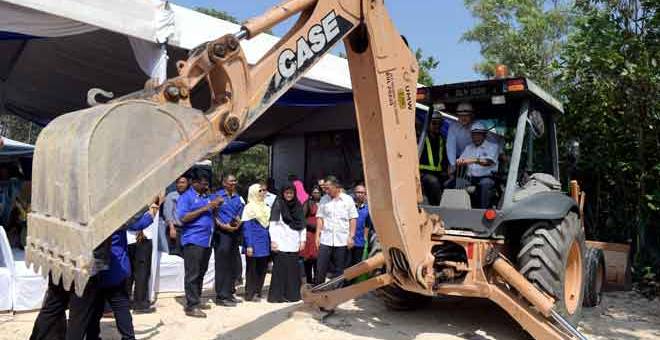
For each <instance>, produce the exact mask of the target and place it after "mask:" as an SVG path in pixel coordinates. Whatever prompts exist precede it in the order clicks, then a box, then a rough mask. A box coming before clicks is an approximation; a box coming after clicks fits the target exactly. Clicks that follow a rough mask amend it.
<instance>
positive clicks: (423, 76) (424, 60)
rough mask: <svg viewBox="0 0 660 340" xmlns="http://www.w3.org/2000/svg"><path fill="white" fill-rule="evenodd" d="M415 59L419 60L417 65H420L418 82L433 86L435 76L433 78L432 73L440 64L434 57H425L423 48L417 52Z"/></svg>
mask: <svg viewBox="0 0 660 340" xmlns="http://www.w3.org/2000/svg"><path fill="white" fill-rule="evenodd" d="M415 58H417V63H418V64H419V76H418V77H417V82H418V83H420V84H422V85H425V86H432V85H433V76H431V72H432V71H433V70H435V69H436V68H438V65H440V62H439V61H438V60H437V59H435V58H434V57H433V56H429V57H425V56H424V52H423V51H422V49H421V48H417V49H416V50H415Z"/></svg>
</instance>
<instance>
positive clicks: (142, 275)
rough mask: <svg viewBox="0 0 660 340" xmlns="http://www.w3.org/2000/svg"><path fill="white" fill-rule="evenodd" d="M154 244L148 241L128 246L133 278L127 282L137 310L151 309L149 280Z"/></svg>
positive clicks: (128, 290)
mask: <svg viewBox="0 0 660 340" xmlns="http://www.w3.org/2000/svg"><path fill="white" fill-rule="evenodd" d="M152 249H153V244H152V242H151V240H149V239H146V240H144V241H142V242H139V243H133V244H129V245H128V257H129V258H130V259H131V270H132V272H131V276H130V277H129V278H128V280H126V282H127V292H128V293H129V296H130V295H131V292H132V293H133V294H132V295H133V303H134V305H135V308H136V309H147V308H149V305H150V303H149V278H150V277H151V251H152Z"/></svg>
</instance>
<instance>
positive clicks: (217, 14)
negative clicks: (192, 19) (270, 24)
mask: <svg viewBox="0 0 660 340" xmlns="http://www.w3.org/2000/svg"><path fill="white" fill-rule="evenodd" d="M195 10H196V11H197V12H200V13H204V14H206V15H208V16H212V17H214V18H218V19H221V20H224V21H229V22H231V23H234V24H237V25H240V24H242V23H243V22H241V20H239V19H238V18H237V17H235V16H233V15H231V14H229V13H228V12H226V11H223V10H218V9H215V8H208V7H195ZM264 33H267V34H273V31H272V30H270V29H267V30H265V31H264Z"/></svg>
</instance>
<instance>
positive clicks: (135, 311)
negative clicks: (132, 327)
mask: <svg viewBox="0 0 660 340" xmlns="http://www.w3.org/2000/svg"><path fill="white" fill-rule="evenodd" d="M155 311H156V307H151V306H149V307H146V308H142V307H141V308H135V309H133V314H149V313H153V312H155Z"/></svg>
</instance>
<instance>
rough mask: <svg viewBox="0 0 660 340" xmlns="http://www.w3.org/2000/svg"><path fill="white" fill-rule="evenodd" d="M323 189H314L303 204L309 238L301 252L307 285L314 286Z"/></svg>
mask: <svg viewBox="0 0 660 340" xmlns="http://www.w3.org/2000/svg"><path fill="white" fill-rule="evenodd" d="M322 192H323V191H322V190H321V187H320V186H318V185H315V186H314V189H312V195H311V196H310V197H309V199H308V200H307V201H306V202H305V204H303V213H304V214H305V220H306V224H307V225H306V229H307V236H306V241H305V249H303V250H302V251H301V252H300V256H302V258H303V260H304V263H305V279H306V281H307V283H309V284H314V282H316V281H314V280H315V279H314V273H316V257H317V256H318V252H319V250H318V248H316V212H317V211H318V209H319V201H320V200H321V193H322Z"/></svg>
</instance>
